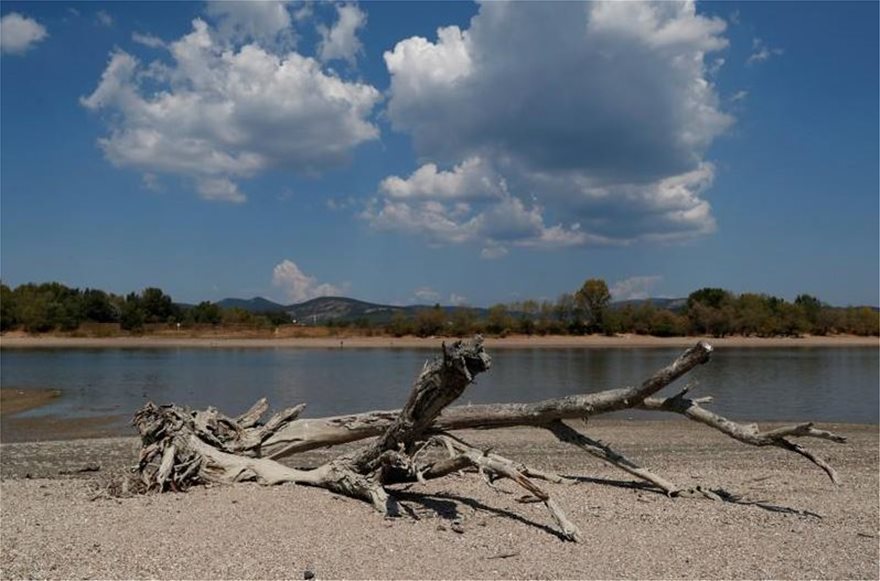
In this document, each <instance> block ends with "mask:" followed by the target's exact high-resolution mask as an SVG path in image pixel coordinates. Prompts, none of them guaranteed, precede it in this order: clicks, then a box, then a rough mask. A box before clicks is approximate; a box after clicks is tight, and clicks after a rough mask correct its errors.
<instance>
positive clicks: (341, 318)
mask: <svg viewBox="0 0 880 581" xmlns="http://www.w3.org/2000/svg"><path fill="white" fill-rule="evenodd" d="M645 302H650V303H651V304H652V305H653V306H654V307H656V308H658V309H669V310H671V311H680V310H682V309H684V307H685V305H686V304H687V299H667V298H648V299H634V300H626V301H615V302H613V303H611V308H613V309H622V308H624V307H626V306H627V305H631V306H634V307H638V306H640V305H642V304H644V303H645ZM217 304H218V305H220V306H221V307H223V308H227V309H229V308H239V309H244V310H245V311H248V312H251V313H266V312H278V311H284V312H285V313H287V314H288V315H290V318H291V319H293V320H295V321H298V322H301V323H310V324H318V323H327V322H329V321H338V322H350V321H356V320H367V321H369V322H370V323H372V324H384V323H387V322H389V321H390V320H391V317H393V316H394V313H398V312H400V313H403V314H404V315H407V316H415V315H417V314H418V313H419V311H423V310H425V309H432V308H434V307H433V306H431V305H408V306H405V307H401V306H394V305H382V304H378V303H368V302H366V301H360V300H357V299H350V298H347V297H318V298H316V299H311V300H308V301H305V302H303V303H294V304H292V305H282V304H279V303H276V302H273V301H270V300H268V299H264V298H262V297H256V298H253V299H235V298H228V299H223V300H222V301H219V302H218V303H217ZM440 308H442V309H443V311H445V312H446V313H447V314H452V313H455V312H456V311H458V310H461V309H465V308H469V309H471V310H472V311H475V312H476V315H477V316H478V317H483V316H485V315H486V313H487V312H488V309H482V308H471V307H453V306H443V307H440ZM510 314H511V315H513V316H519V315H521V313H518V312H511V313H510Z"/></svg>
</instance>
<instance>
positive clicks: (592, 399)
mask: <svg viewBox="0 0 880 581" xmlns="http://www.w3.org/2000/svg"><path fill="white" fill-rule="evenodd" d="M711 353H712V347H711V346H709V345H708V344H706V343H703V342H700V343H697V344H696V345H694V346H693V347H691V348H690V349H688V350H687V351H685V352H684V353H683V354H682V355H681V356H680V357H678V358H677V359H676V360H675V361H673V362H672V363H671V364H670V365H668V366H666V367H664V368H663V369H660V370H659V371H657V372H656V373H654V374H653V375H652V376H651V377H649V378H648V379H647V380H645V381H644V382H643V383H642V384H641V385H638V386H632V387H624V388H620V389H610V390H607V391H601V392H597V393H588V394H583V395H571V396H567V397H562V398H556V399H547V400H544V401H539V402H535V403H510V404H488V405H473V406H457V407H450V408H447V409H445V410H443V413H442V414H440V416H439V417H438V418H437V420H436V422H435V423H434V427H435V428H436V429H438V430H441V431H445V432H450V431H454V430H465V429H490V428H506V427H513V426H538V427H542V426H544V425H546V424H548V423H550V422H552V421H554V420H566V419H578V418H584V417H588V416H592V415H599V414H604V413H608V412H613V411H617V410H622V409H626V408H631V407H635V406H637V405H639V403H641V402H642V401H643V400H644V399H645V398H646V397H649V396H651V395H653V394H655V393H657V392H658V391H660V390H661V389H663V388H664V387H666V386H667V385H669V384H670V383H672V382H673V381H675V380H676V379H679V378H680V377H682V376H683V375H684V374H686V373H687V372H688V371H690V370H692V369H693V368H694V367H696V366H698V365H700V364H702V363H705V362H706V361H708V360H709V356H710V354H711ZM398 414H399V411H378V412H368V413H363V414H353V415H348V416H337V417H331V418H320V419H302V420H298V421H296V422H292V423H291V424H289V425H288V426H287V427H286V428H285V429H283V430H279V431H278V432H277V433H276V434H275V435H273V436H271V437H269V438H267V440H266V441H265V442H264V443H263V453H264V454H265V455H266V456H269V457H271V458H275V459H278V458H283V457H285V456H290V455H292V454H297V453H300V452H305V451H307V450H312V449H315V448H321V447H324V446H333V445H337V444H343V443H346V442H354V441H357V440H361V439H364V438H370V437H373V436H378V435H379V434H381V433H382V432H383V431H384V430H385V429H387V428H388V426H389V425H390V422H391V421H392V420H393V419H394V418H396V417H397V415H398Z"/></svg>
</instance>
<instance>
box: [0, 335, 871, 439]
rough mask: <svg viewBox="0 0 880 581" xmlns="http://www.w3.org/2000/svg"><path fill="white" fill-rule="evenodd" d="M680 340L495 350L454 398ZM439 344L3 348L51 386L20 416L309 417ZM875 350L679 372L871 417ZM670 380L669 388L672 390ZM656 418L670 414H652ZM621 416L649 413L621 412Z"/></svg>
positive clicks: (576, 383) (765, 396) (13, 378)
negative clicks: (260, 404) (205, 412)
mask: <svg viewBox="0 0 880 581" xmlns="http://www.w3.org/2000/svg"><path fill="white" fill-rule="evenodd" d="M680 352H681V350H680V349H667V348H650V349H643V348H619V349H618V348H601V349H584V348H576V349H575V348H571V349H551V348H541V349H495V350H493V351H492V353H491V354H492V358H493V364H492V369H491V370H490V371H489V372H488V373H486V374H484V375H481V376H479V377H478V379H477V382H476V384H475V385H473V386H471V387H470V388H469V389H468V391H467V392H466V393H465V394H464V396H463V397H462V399H461V402H460V403H463V404H466V403H468V402H472V403H491V402H513V401H534V400H538V399H545V398H551V397H560V396H563V395H569V394H574V393H584V392H591V391H599V390H601V389H608V388H615V387H621V386H623V385H627V384H632V383H636V382H640V381H641V380H642V379H644V378H645V377H647V376H648V375H650V374H651V373H652V372H653V371H654V370H655V369H658V368H660V367H662V366H664V365H666V364H667V363H669V362H670V361H672V360H673V359H674V358H675V357H676V356H677V355H678V354H679V353H680ZM435 354H436V352H435V351H430V350H424V349H405V348H401V349H394V348H369V349H351V348H345V349H289V348H266V349H236V348H216V349H201V348H149V349H15V350H3V351H0V383H2V385H3V387H17V388H57V389H61V390H62V392H63V397H61V398H59V399H57V400H55V401H53V402H52V403H51V404H49V405H48V406H45V407H42V408H39V409H36V410H31V411H29V412H26V414H27V415H31V416H40V415H47V414H48V415H53V416H58V417H90V416H108V415H109V416H119V418H120V419H119V425H120V427H122V426H124V421H123V418H126V417H129V416H130V415H131V413H132V412H133V411H134V410H135V409H137V408H138V407H139V406H141V405H142V404H143V403H144V402H145V401H147V400H153V401H155V402H157V403H165V402H175V403H178V404H184V405H189V406H192V407H206V406H208V405H214V406H216V407H218V408H219V409H221V410H222V411H225V412H227V413H229V414H230V415H234V414H237V413H240V412H241V411H243V410H244V409H246V408H247V407H248V406H250V404H251V403H253V401H254V400H256V399H257V398H259V397H261V396H266V397H268V398H269V401H270V403H271V404H272V405H273V407H274V406H279V407H280V406H288V405H293V404H295V403H300V402H306V403H308V408H307V409H306V412H305V414H304V415H305V416H312V417H316V416H324V415H335V414H342V413H350V412H357V411H366V410H372V409H393V408H396V407H399V406H400V405H401V404H402V402H403V401H404V399H405V398H406V395H407V393H408V391H409V386H410V384H411V382H412V380H413V378H414V377H415V376H416V375H417V374H418V372H419V371H420V369H421V366H422V364H423V363H424V361H425V360H426V359H427V358H429V357H433V356H434V355H435ZM878 354H880V352H878V350H877V349H876V348H874V347H808V348H734V347H725V348H721V349H718V350H717V351H716V352H715V353H714V354H713V358H712V360H711V361H710V362H709V363H708V364H706V365H703V366H701V367H699V368H698V369H696V370H694V371H693V372H691V373H690V374H689V375H688V376H687V377H686V378H685V379H684V380H683V381H688V382H694V381H696V382H697V386H696V387H695V388H694V392H693V393H694V395H695V396H705V395H711V396H714V398H715V401H714V403H712V404H711V409H713V410H714V411H717V412H719V413H721V414H723V415H727V416H729V417H730V418H731V419H735V420H790V421H798V420H807V419H810V420H816V421H822V422H853V423H869V424H876V423H878V406H880V401H878V400H880V395H878V393H880V390H878V375H880V357H878ZM673 390H674V387H673V388H667V392H669V393H672V392H673ZM653 416H654V417H665V416H663V415H658V414H653ZM621 417H637V418H644V417H650V416H649V412H632V411H627V412H621Z"/></svg>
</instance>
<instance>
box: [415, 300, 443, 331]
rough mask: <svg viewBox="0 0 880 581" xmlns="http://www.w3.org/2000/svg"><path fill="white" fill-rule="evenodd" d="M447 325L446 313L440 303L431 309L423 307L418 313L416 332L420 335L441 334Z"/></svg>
mask: <svg viewBox="0 0 880 581" xmlns="http://www.w3.org/2000/svg"><path fill="white" fill-rule="evenodd" d="M445 326H446V314H445V313H444V312H443V309H441V308H440V305H439V304H435V305H434V306H433V307H432V308H430V309H422V310H420V311H419V312H418V314H417V315H416V334H417V335H418V336H419V337H430V336H432V335H439V334H441V333H442V332H443V330H444V327H445Z"/></svg>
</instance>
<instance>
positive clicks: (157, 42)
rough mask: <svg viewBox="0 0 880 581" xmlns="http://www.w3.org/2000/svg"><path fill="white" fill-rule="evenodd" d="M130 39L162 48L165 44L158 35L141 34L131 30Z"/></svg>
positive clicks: (151, 46)
mask: <svg viewBox="0 0 880 581" xmlns="http://www.w3.org/2000/svg"><path fill="white" fill-rule="evenodd" d="M131 39H132V40H133V41H134V42H136V43H138V44H142V45H144V46H148V47H150V48H163V47H164V46H165V41H164V40H162V39H161V38H159V37H158V36H153V35H152V34H142V33H140V32H132V33H131Z"/></svg>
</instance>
